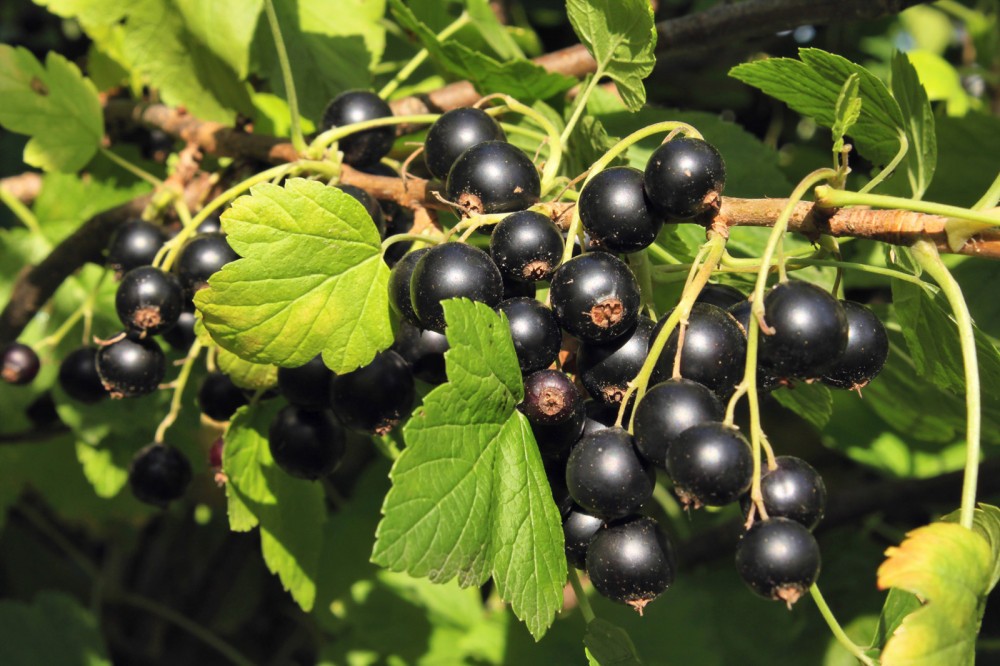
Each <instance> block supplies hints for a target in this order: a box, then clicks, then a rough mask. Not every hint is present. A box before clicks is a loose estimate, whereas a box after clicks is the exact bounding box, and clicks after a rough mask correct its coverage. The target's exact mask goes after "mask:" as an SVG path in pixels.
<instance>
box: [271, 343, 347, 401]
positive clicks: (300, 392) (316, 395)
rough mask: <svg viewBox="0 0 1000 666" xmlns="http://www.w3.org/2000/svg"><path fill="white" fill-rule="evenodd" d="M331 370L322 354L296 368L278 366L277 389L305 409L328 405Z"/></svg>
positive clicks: (287, 398)
mask: <svg viewBox="0 0 1000 666" xmlns="http://www.w3.org/2000/svg"><path fill="white" fill-rule="evenodd" d="M332 379H333V372H331V371H330V369H329V368H328V367H326V363H324V362H323V357H322V356H319V355H317V356H314V357H313V358H312V359H311V360H309V361H306V362H305V364H303V365H300V366H298V367H297V368H278V389H279V390H280V391H281V395H283V396H285V399H286V400H288V402H290V403H292V404H293V405H298V406H299V407H305V408H307V409H324V408H326V407H329V406H330V381H331V380H332Z"/></svg>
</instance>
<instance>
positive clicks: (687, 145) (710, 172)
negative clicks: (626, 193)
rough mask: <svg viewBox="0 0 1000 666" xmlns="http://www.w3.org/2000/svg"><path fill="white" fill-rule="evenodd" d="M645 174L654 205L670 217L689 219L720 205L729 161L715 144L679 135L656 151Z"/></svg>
mask: <svg viewBox="0 0 1000 666" xmlns="http://www.w3.org/2000/svg"><path fill="white" fill-rule="evenodd" d="M643 176H644V182H645V186H646V194H647V195H648V196H649V200H650V201H652V202H653V205H654V206H655V207H656V208H657V209H658V210H659V211H660V212H661V213H662V214H663V215H666V216H667V217H669V218H675V219H685V220H686V219H688V218H692V217H694V216H696V215H698V214H700V213H703V212H705V211H706V210H708V209H710V208H718V207H719V204H720V203H721V195H722V190H723V188H725V186H726V163H725V162H724V161H723V159H722V155H720V154H719V151H718V150H716V149H715V147H714V146H713V145H712V144H710V143H708V142H706V141H702V140H701V139H690V138H686V137H679V138H676V139H673V140H672V141H667V142H666V143H664V144H663V145H661V146H660V147H659V148H657V149H656V150H654V151H653V154H652V155H650V157H649V161H648V162H647V163H646V171H645V173H644V174H643Z"/></svg>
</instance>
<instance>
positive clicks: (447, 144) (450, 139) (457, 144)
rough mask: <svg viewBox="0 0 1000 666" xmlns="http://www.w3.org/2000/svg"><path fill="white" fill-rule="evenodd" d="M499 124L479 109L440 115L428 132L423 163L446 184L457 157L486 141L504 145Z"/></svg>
mask: <svg viewBox="0 0 1000 666" xmlns="http://www.w3.org/2000/svg"><path fill="white" fill-rule="evenodd" d="M506 140H507V135H506V134H504V131H503V129H501V127H500V124H499V123H497V121H495V120H493V118H491V117H490V115H489V114H488V113H486V112H485V111H483V110H481V109H473V108H462V109H452V110H451V111H447V112H445V113H443V114H441V117H440V118H438V119H437V120H436V121H434V124H433V125H431V127H430V129H429V130H427V138H426V139H424V162H425V163H426V164H427V170H428V171H430V172H431V175H433V176H434V177H435V178H437V179H438V180H445V179H446V178H447V177H448V172H450V171H451V167H452V165H453V164H454V163H455V160H457V159H458V156H459V155H461V154H462V153H463V152H465V150H466V149H467V148H471V147H472V146H475V145H478V144H480V143H483V142H485V141H506Z"/></svg>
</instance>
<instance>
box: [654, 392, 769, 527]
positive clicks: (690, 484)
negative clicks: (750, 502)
mask: <svg viewBox="0 0 1000 666" xmlns="http://www.w3.org/2000/svg"><path fill="white" fill-rule="evenodd" d="M641 404H642V403H640V405H641ZM666 457H667V460H666V462H667V473H668V474H670V478H671V479H672V480H673V482H674V490H675V492H676V493H677V496H678V497H679V498H680V500H681V502H682V503H683V504H684V505H685V506H690V507H693V508H695V509H697V508H700V507H702V506H723V505H725V504H729V503H730V502H735V501H736V500H737V499H739V497H740V495H742V494H743V493H745V492H746V491H747V489H748V488H749V487H750V481H751V480H752V477H753V458H752V456H751V454H750V445H749V444H748V443H747V440H746V439H745V438H744V437H743V435H741V434H740V432H739V430H736V429H735V428H731V427H729V426H726V425H723V424H722V423H711V422H710V423H701V424H699V425H696V426H692V427H690V428H688V429H687V430H685V431H684V432H682V433H681V434H680V436H679V437H678V438H677V439H676V440H675V441H674V442H673V443H672V444H671V445H670V448H668V449H667V456H666Z"/></svg>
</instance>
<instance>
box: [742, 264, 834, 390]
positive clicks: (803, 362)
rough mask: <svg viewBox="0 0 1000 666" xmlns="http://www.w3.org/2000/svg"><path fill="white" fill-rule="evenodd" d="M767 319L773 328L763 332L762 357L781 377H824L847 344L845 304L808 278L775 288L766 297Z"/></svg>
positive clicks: (765, 312) (765, 318) (765, 317)
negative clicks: (807, 280)
mask: <svg viewBox="0 0 1000 666" xmlns="http://www.w3.org/2000/svg"><path fill="white" fill-rule="evenodd" d="M764 320H765V321H766V322H767V325H768V326H769V327H770V328H771V329H773V332H772V333H770V334H767V335H761V336H760V351H759V354H760V359H761V362H762V363H764V364H765V365H766V366H767V367H768V369H770V370H771V371H772V372H774V374H775V375H777V376H778V377H781V378H785V377H800V378H802V379H814V378H818V377H821V376H822V375H823V374H824V373H825V372H826V371H827V370H828V369H829V368H831V367H833V365H834V364H835V363H836V362H837V359H838V358H839V357H840V356H841V355H842V354H843V353H844V349H845V347H846V346H847V332H848V328H847V313H846V312H845V311H844V306H843V305H841V303H840V301H838V300H837V299H836V298H834V297H833V296H831V295H830V294H829V292H827V291H826V290H824V289H822V288H820V287H817V286H816V285H814V284H810V283H808V282H799V281H791V282H785V283H783V284H779V285H777V286H776V287H775V288H774V289H772V290H771V291H770V292H769V293H768V294H767V296H766V297H765V298H764ZM762 333H766V332H765V331H762Z"/></svg>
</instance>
